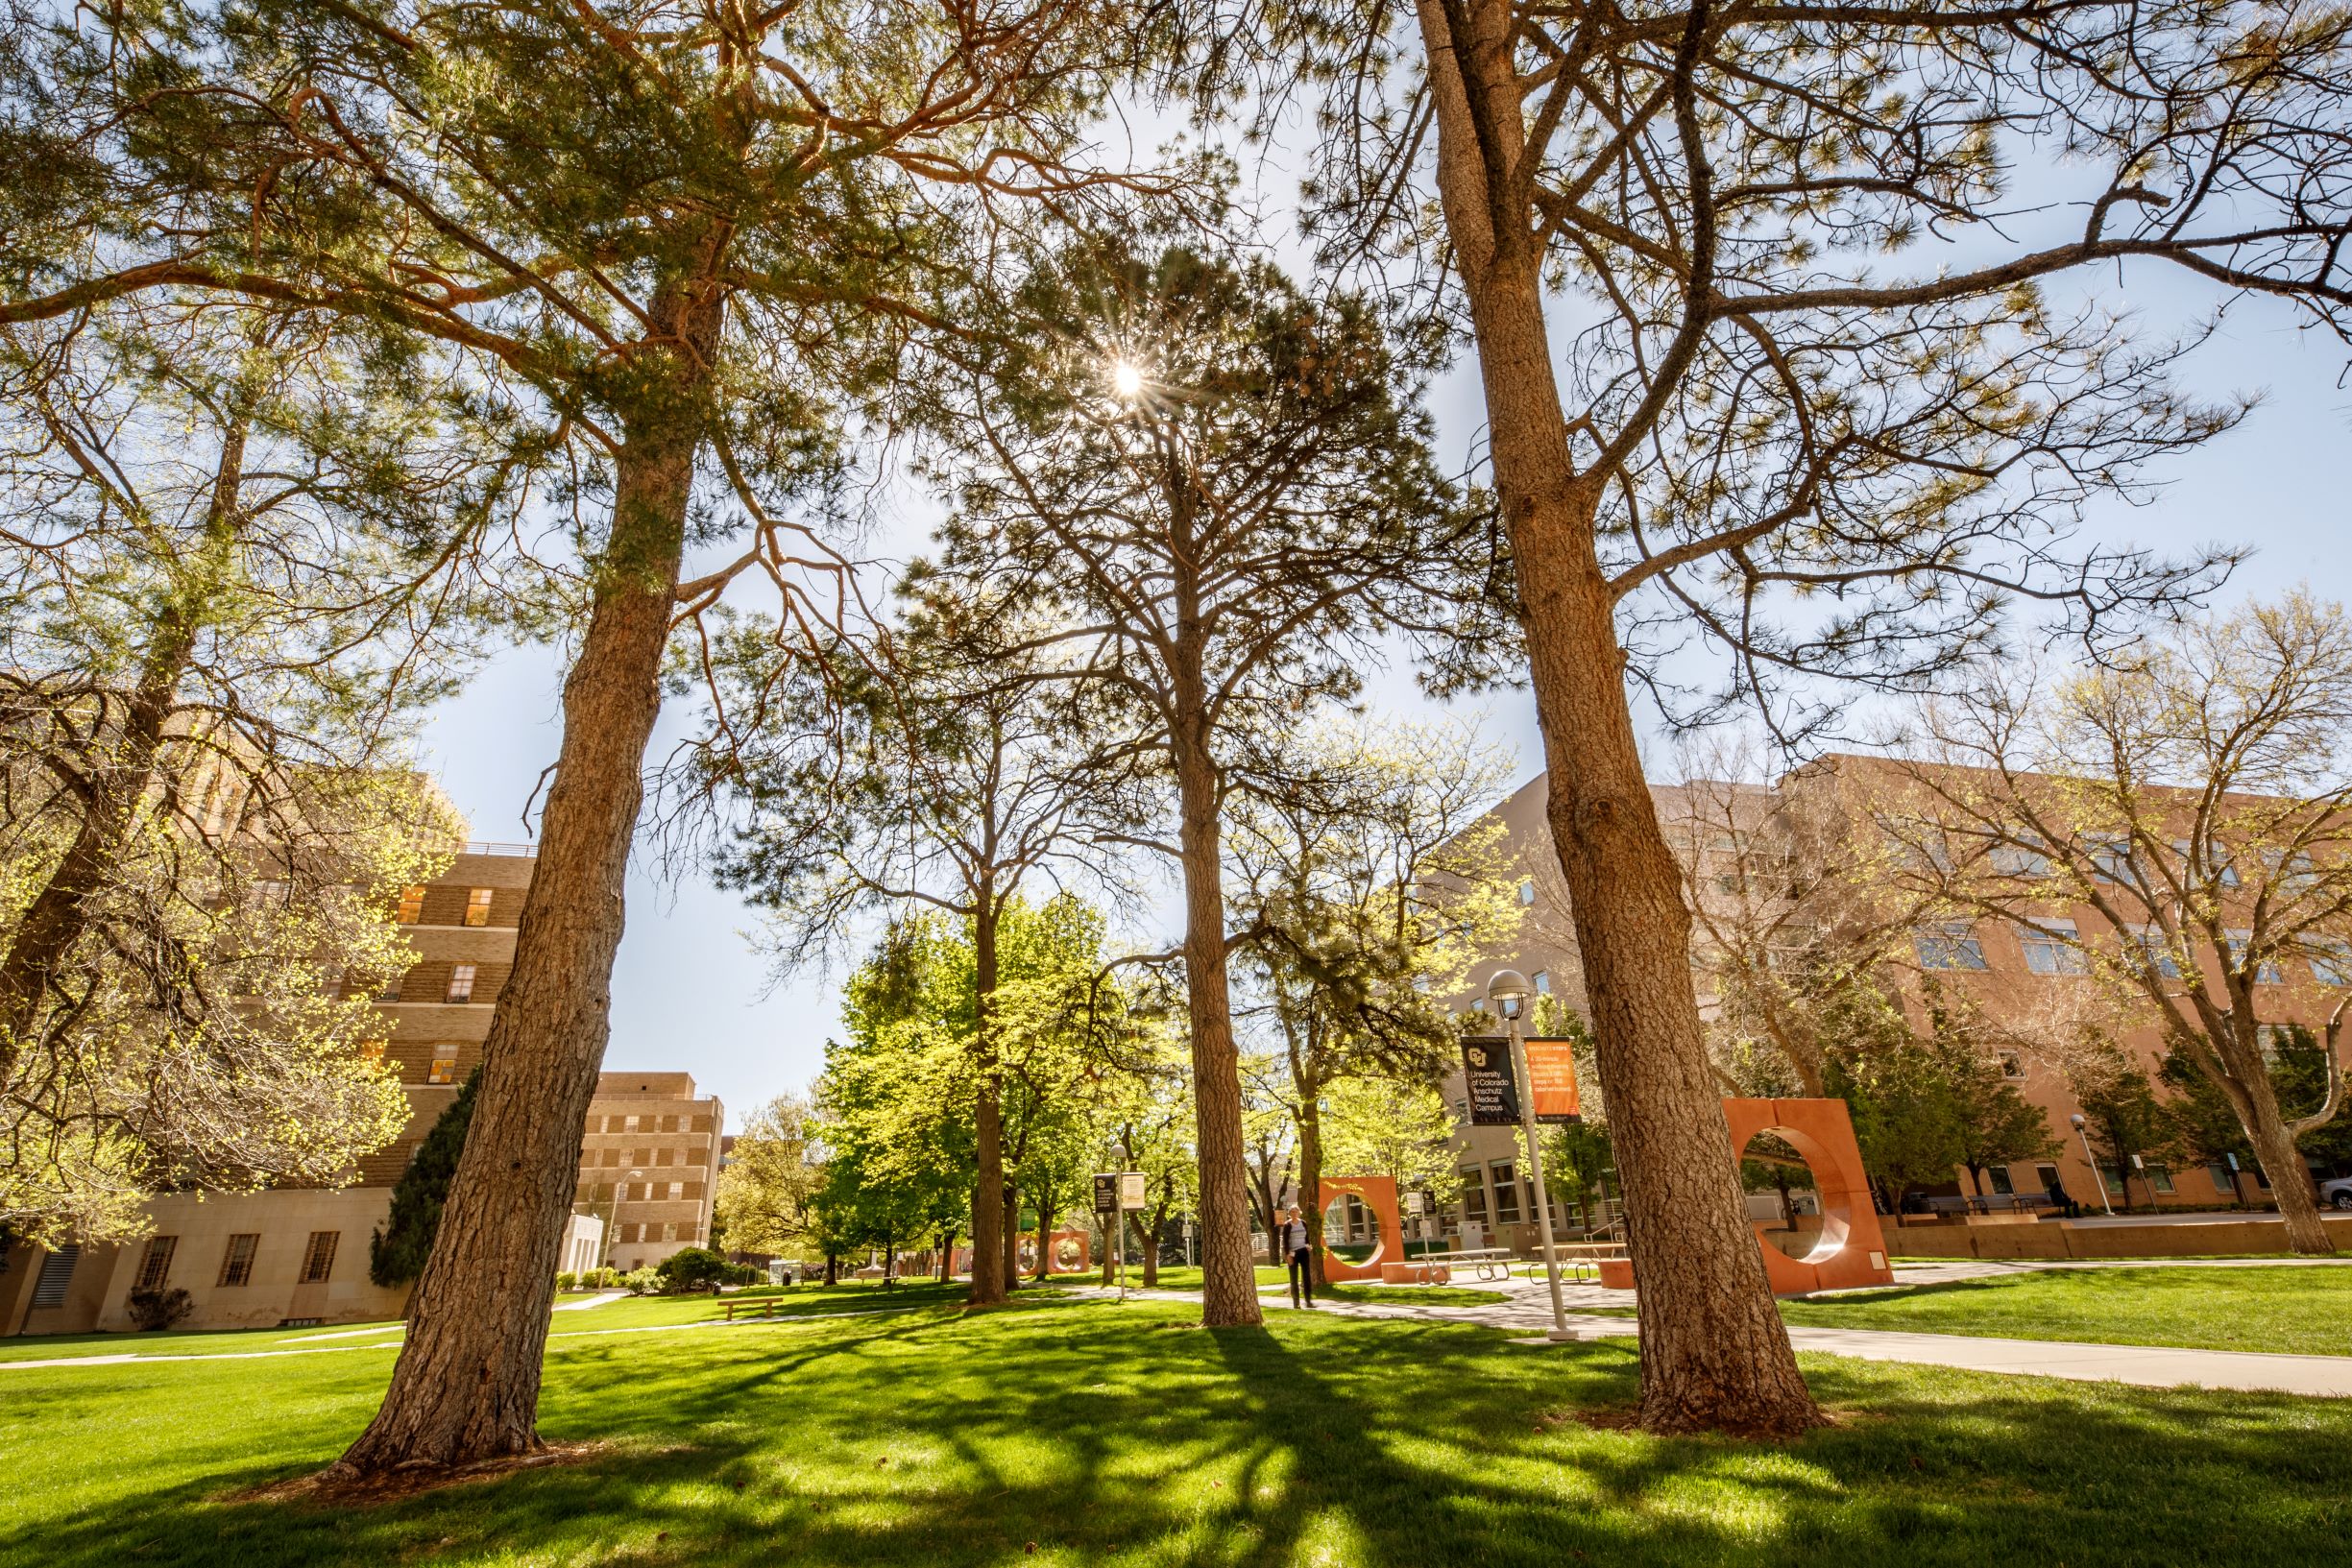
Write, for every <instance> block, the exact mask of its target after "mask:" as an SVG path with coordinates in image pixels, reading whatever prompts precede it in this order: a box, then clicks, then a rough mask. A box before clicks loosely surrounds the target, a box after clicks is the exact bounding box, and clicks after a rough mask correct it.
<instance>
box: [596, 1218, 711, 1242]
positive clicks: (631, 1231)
mask: <svg viewBox="0 0 2352 1568" xmlns="http://www.w3.org/2000/svg"><path fill="white" fill-rule="evenodd" d="M701 1240H702V1227H701V1226H700V1225H698V1224H696V1223H695V1222H694V1221H692V1220H691V1219H670V1220H647V1221H646V1222H645V1223H644V1224H642V1225H623V1226H621V1227H620V1231H619V1233H618V1235H617V1236H616V1237H615V1238H614V1241H615V1242H616V1244H618V1243H622V1242H699V1241H701Z"/></svg>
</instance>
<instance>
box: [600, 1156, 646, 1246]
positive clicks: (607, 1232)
mask: <svg viewBox="0 0 2352 1568" xmlns="http://www.w3.org/2000/svg"><path fill="white" fill-rule="evenodd" d="M643 1175H644V1172H643V1170H632V1171H630V1172H629V1174H628V1175H627V1177H626V1178H624V1179H623V1180H620V1181H617V1182H615V1183H614V1184H613V1200H612V1202H610V1203H608V1204H606V1205H605V1206H604V1236H603V1238H602V1240H603V1242H604V1261H603V1262H602V1263H600V1264H598V1265H597V1267H599V1268H610V1267H612V1266H613V1217H614V1216H615V1215H617V1214H618V1213H619V1212H620V1190H621V1188H623V1187H625V1186H627V1185H628V1184H629V1183H630V1182H633V1181H636V1180H637V1179H638V1178H640V1177H642V1176H643Z"/></svg>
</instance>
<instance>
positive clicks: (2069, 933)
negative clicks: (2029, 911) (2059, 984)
mask: <svg viewBox="0 0 2352 1568" xmlns="http://www.w3.org/2000/svg"><path fill="white" fill-rule="evenodd" d="M2017 945H2018V946H2019V947H2021V948H2024V949H2025V967H2026V968H2027V969H2028V970H2030V971H2032V972H2033V973H2034V974H2036V975H2080V974H2084V973H2086V972H2087V971H2088V970H2089V969H2090V967H2091V966H2090V962H2089V960H2088V959H2087V958H2086V956H2085V955H2084V953H2083V951H2082V940H2081V937H2080V935H2079V933H2077V932H2076V930H2075V929H2074V923H2073V921H2071V920H2036V921H2034V922H2033V924H2031V925H2030V926H2020V927H2018V929H2017Z"/></svg>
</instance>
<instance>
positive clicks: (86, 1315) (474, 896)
mask: <svg viewBox="0 0 2352 1568" xmlns="http://www.w3.org/2000/svg"><path fill="white" fill-rule="evenodd" d="M536 865H537V861H536V859H535V857H534V856H533V854H532V852H531V851H530V850H529V849H528V848H527V847H524V846H520V845H508V844H479V843H475V844H468V845H466V846H465V848H464V850H463V851H462V852H461V853H460V854H459V855H458V856H456V857H455V858H454V859H453V860H452V862H451V863H450V865H449V870H448V871H447V872H446V873H444V874H443V875H442V876H441V877H439V878H437V879H435V880H433V881H431V882H429V883H426V884H424V885H423V886H418V887H411V888H407V889H405V890H404V891H403V892H402V894H401V896H400V905H399V908H398V910H397V911H396V918H397V919H398V920H399V922H400V925H401V927H402V928H403V929H404V931H405V934H406V936H407V938H408V942H409V945H410V946H411V947H412V948H413V949H414V950H415V951H416V954H417V961H416V963H415V964H414V965H413V966H412V967H411V968H410V969H409V970H408V971H407V972H406V973H405V974H404V975H402V976H401V977H400V979H399V981H398V982H396V983H395V984H394V985H392V986H389V987H387V988H386V989H385V991H384V992H383V994H382V995H381V996H379V997H378V998H377V999H376V1004H377V1006H379V1007H380V1008H381V1009H382V1010H383V1012H384V1015H385V1023H386V1028H387V1036H388V1038H387V1043H386V1046H385V1051H386V1054H387V1055H388V1056H389V1057H390V1059H391V1060H392V1061H393V1062H394V1063H396V1064H397V1065H398V1067H399V1070H400V1084H401V1087H402V1089H403V1090H404V1091H405V1092H406V1094H407V1097H408V1102H409V1106H410V1112H411V1114H410V1118H409V1122H408V1125H407V1128H406V1129H405V1130H404V1131H403V1132H402V1133H401V1134H400V1137H399V1139H397V1140H396V1141H395V1142H394V1143H392V1144H391V1145H389V1146H386V1147H384V1148H382V1149H379V1150H378V1151H376V1153H375V1154H372V1155H369V1156H367V1157H366V1158H364V1159H363V1160H361V1161H360V1162H359V1170H358V1180H357V1182H356V1183H355V1184H354V1185H352V1186H350V1187H345V1188H338V1189H290V1188H273V1189H271V1190H268V1191H265V1192H260V1193H250V1194H221V1193H191V1194H175V1195H172V1196H167V1197H162V1198H158V1199H157V1200H156V1202H155V1203H154V1204H153V1205H151V1207H150V1211H149V1212H150V1214H151V1215H152V1216H153V1218H154V1231H153V1234H152V1235H150V1236H149V1237H148V1238H147V1239H146V1240H144V1241H140V1242H131V1243H128V1244H123V1245H114V1244H105V1245H95V1246H88V1247H73V1246H67V1247H61V1248H59V1249H57V1250H56V1251H54V1252H50V1251H44V1250H43V1249H40V1248H36V1247H32V1246H29V1245H19V1246H16V1247H14V1248H12V1249H11V1251H10V1254H9V1256H8V1257H7V1258H6V1260H5V1262H6V1270H5V1272H0V1334H67V1333H78V1332H86V1331H88V1330H90V1329H92V1328H97V1329H123V1328H128V1327H130V1326H131V1323H130V1318H129V1315H128V1314H127V1311H126V1309H125V1304H124V1303H125V1298H126V1297H127V1296H129V1294H130V1293H131V1291H133V1290H135V1289H139V1288H141V1287H142V1286H145V1287H154V1288H158V1289H163V1288H175V1287H176V1288H178V1289H182V1290H184V1291H187V1292H188V1293H189V1295H190V1296H191V1297H192V1298H193V1299H194V1303H195V1307H194V1312H193V1313H192V1314H191V1315H190V1316H189V1317H188V1319H187V1320H186V1323H185V1325H184V1326H185V1327H188V1328H215V1329H221V1328H266V1327H272V1326H275V1325H279V1324H299V1323H308V1322H323V1323H325V1322H356V1321H366V1320H372V1319H381V1318H386V1317H396V1316H398V1315H400V1312H401V1310H402V1308H403V1307H404V1306H405V1305H406V1301H407V1291H406V1290H405V1289H399V1290H386V1289H384V1288H382V1287H380V1286H377V1285H375V1284H373V1283H371V1282H370V1281H369V1279H368V1238H369V1236H370V1235H371V1234H372V1233H373V1232H374V1231H375V1230H376V1227H377V1226H379V1225H380V1224H382V1223H383V1221H384V1218H385V1217H386V1216H387V1214H388V1213H389V1212H390V1209H391V1202H392V1188H393V1185H394V1184H395V1183H396V1182H398V1181H399V1180H400V1172H401V1171H403V1170H406V1169H407V1168H408V1162H409V1159H410V1157H411V1156H412V1155H413V1154H414V1153H415V1151H416V1146H417V1144H418V1142H419V1141H420V1140H421V1139H422V1138H423V1137H424V1134H425V1133H426V1132H427V1131H428V1130H430V1128H431V1127H432V1124H433V1122H435V1121H436V1120H437V1119H438V1118H439V1117H440V1115H441V1113H442V1112H443V1111H445V1110H447V1109H448V1108H449V1102H450V1101H451V1100H452V1099H454V1098H456V1096H457V1087H458V1085H459V1084H461V1083H463V1082H464V1081H465V1077H466V1074H467V1073H471V1072H473V1069H474V1067H475V1066H476V1065H478V1064H479V1063H480V1061H481V1056H482V1042H483V1040H484V1039H485V1038H486V1037H487V1036H488V1034H489V1032H490V1014H491V1008H492V1005H493V1003H495V1002H496V1001H497V996H498V992H499V990H500V989H501V988H502V987H503V986H504V985H505V983H506V976H507V972H508V971H509V970H510V969H511V968H512V967H513V964H514V956H515V926H516V922H517V920H518V918H519V917H520V916H521V910H522V900H523V895H524V893H525V892H527V891H528V889H529V887H530V884H531V874H532V871H533V869H534V868H535V866H536ZM573 1250H575V1242H574V1239H572V1238H567V1243H566V1255H567V1256H570V1253H571V1252H572V1251H573Z"/></svg>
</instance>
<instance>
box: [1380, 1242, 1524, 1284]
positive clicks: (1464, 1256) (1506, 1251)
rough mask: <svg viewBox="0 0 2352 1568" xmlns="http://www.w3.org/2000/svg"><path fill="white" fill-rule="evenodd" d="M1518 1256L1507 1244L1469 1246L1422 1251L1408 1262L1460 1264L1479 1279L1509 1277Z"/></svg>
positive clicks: (1442, 1264)
mask: <svg viewBox="0 0 2352 1568" xmlns="http://www.w3.org/2000/svg"><path fill="white" fill-rule="evenodd" d="M1515 1256H1516V1254H1515V1253H1514V1252H1513V1251H1512V1250H1511V1248H1509V1247H1507V1246H1481V1247H1468V1248H1466V1249H1464V1250H1463V1251H1460V1252H1421V1253H1417V1254H1415V1255H1414V1256H1413V1257H1411V1258H1409V1259H1407V1260H1406V1262H1407V1263H1408V1264H1412V1265H1420V1264H1427V1265H1429V1266H1433V1267H1436V1266H1460V1267H1464V1268H1468V1269H1471V1270H1473V1271H1474V1277H1476V1278H1478V1279H1489V1280H1491V1279H1509V1278H1510V1277H1511V1261H1512V1259H1513V1258H1514V1257H1515Z"/></svg>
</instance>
